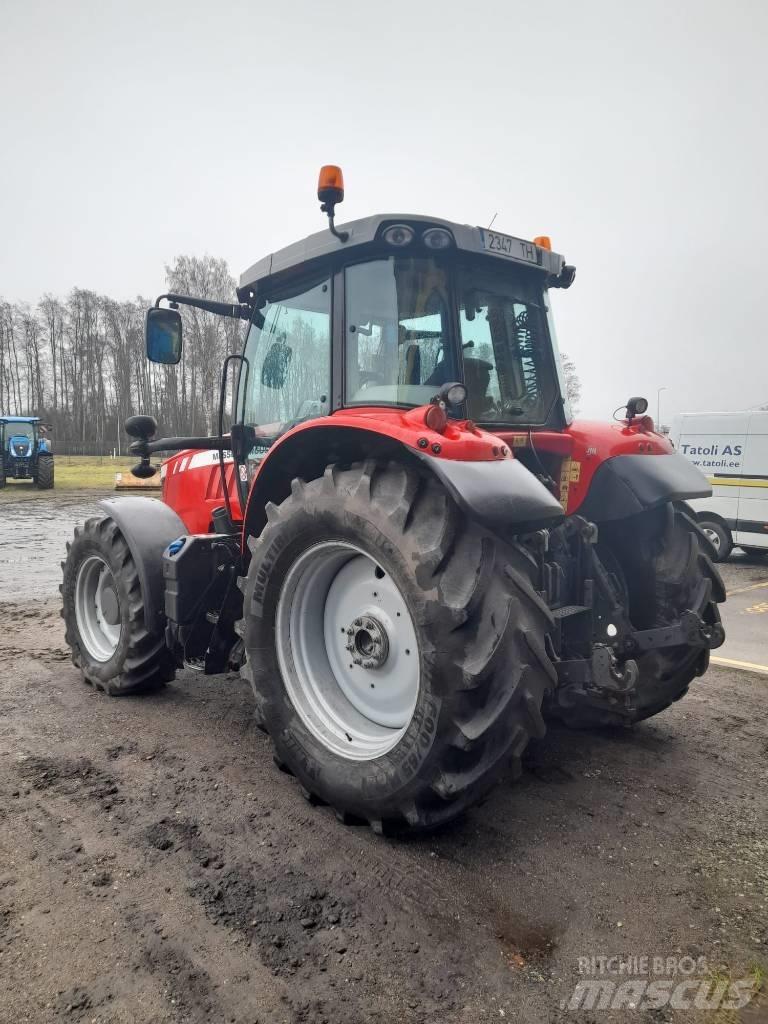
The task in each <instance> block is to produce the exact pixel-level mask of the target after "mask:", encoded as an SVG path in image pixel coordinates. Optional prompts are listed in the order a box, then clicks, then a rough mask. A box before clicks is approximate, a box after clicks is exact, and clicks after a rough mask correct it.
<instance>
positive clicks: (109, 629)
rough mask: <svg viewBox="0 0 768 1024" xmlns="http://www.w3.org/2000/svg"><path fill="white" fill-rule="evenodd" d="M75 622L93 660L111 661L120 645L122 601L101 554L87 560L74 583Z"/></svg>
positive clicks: (81, 566)
mask: <svg viewBox="0 0 768 1024" xmlns="http://www.w3.org/2000/svg"><path fill="white" fill-rule="evenodd" d="M75 619H76V621H77V629H78V632H79V634H80V640H81V641H82V643H83V646H84V647H85V649H86V651H87V652H88V654H89V655H90V656H91V657H92V658H93V660H94V661H109V659H110V658H111V657H112V655H113V654H114V653H115V651H116V650H117V646H118V644H119V643H120V633H121V632H122V625H121V623H120V602H119V598H118V596H117V588H116V586H115V581H114V578H113V576H112V571H111V569H110V568H109V566H108V565H107V563H106V562H105V561H104V559H103V558H100V557H99V555H91V556H90V557H89V558H86V559H85V560H84V561H83V562H82V563H81V564H80V568H79V569H78V571H77V579H76V581H75Z"/></svg>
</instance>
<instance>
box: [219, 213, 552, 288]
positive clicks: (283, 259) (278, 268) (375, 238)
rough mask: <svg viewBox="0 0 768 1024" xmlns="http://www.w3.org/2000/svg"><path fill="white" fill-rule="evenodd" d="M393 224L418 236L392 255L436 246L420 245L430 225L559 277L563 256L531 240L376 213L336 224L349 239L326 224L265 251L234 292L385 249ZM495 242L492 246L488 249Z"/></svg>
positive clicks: (461, 244) (481, 251) (469, 246)
mask: <svg viewBox="0 0 768 1024" xmlns="http://www.w3.org/2000/svg"><path fill="white" fill-rule="evenodd" d="M393 224H407V225H409V226H410V227H412V228H414V230H415V232H416V238H415V239H414V241H413V242H412V243H411V244H410V245H409V246H408V247H407V249H405V248H404V249H396V248H392V249H391V250H390V251H391V253H392V254H393V255H394V254H395V253H400V254H401V255H406V254H411V253H413V254H415V253H416V252H419V253H420V254H422V255H424V254H429V253H431V252H434V250H430V249H427V248H426V247H425V246H424V245H423V244H419V242H420V236H421V234H422V233H423V232H424V231H426V230H427V229H428V228H431V227H437V228H444V229H446V230H447V231H449V232H450V233H451V235H452V236H453V240H454V243H455V248H456V249H458V250H459V251H461V252H467V253H473V254H476V255H481V256H486V257H488V258H490V259H493V260H497V261H499V262H501V263H507V264H509V263H513V264H517V265H518V266H527V267H532V268H534V269H538V270H541V271H544V272H545V273H547V274H548V275H553V276H555V277H557V276H558V275H559V274H560V272H561V270H562V268H563V265H564V263H565V260H564V259H563V257H562V256H559V255H558V254H557V253H554V252H550V251H549V250H548V249H544V248H541V247H540V246H538V245H534V243H533V242H529V241H526V240H525V239H523V238H517V237H515V236H514V235H505V234H503V233H502V232H500V231H494V230H491V229H489V228H481V227H472V226H471V225H469V224H456V223H454V222H453V221H448V220H442V219H440V218H439V217H424V216H420V215H418V214H411V213H378V214H374V215H372V216H370V217H363V218H362V219H361V220H353V221H349V222H348V223H346V224H340V225H337V230H338V231H339V232H347V234H348V236H349V238H348V240H347V241H346V242H342V241H340V239H338V238H337V237H335V236H334V235H332V234H331V232H330V231H329V230H328V229H327V228H326V229H325V230H323V231H318V232H316V233H315V234H313V235H309V236H308V237H307V238H304V239H302V240H301V241H300V242H294V243H293V244H292V245H287V246H286V247H285V248H284V249H279V250H278V251H277V252H273V253H271V254H270V255H269V256H265V257H264V258H263V259H260V260H259V261H258V262H256V263H254V264H253V266H251V267H249V268H248V270H246V271H245V273H244V274H241V276H240V285H239V288H238V296H239V297H240V300H241V301H244V300H247V299H248V297H249V294H250V292H252V291H256V290H257V289H258V290H262V289H264V288H265V287H267V286H268V285H269V284H270V283H273V282H275V279H279V278H281V277H283V276H284V275H285V276H286V277H287V276H293V275H292V274H290V275H289V272H290V271H293V272H303V271H304V270H307V271H310V270H311V269H312V267H313V265H314V264H320V263H321V262H322V261H323V260H326V259H328V258H329V257H334V256H343V258H344V262H347V261H349V259H350V256H351V255H352V254H353V253H357V251H358V250H360V249H362V248H364V247H370V246H372V245H373V244H374V243H377V242H378V243H379V244H380V245H381V246H383V247H385V248H388V247H387V246H386V243H385V242H383V241H382V235H383V232H384V231H385V230H386V229H387V227H390V226H392V225H393ZM492 246H496V248H492Z"/></svg>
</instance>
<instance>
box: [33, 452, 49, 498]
mask: <svg viewBox="0 0 768 1024" xmlns="http://www.w3.org/2000/svg"><path fill="white" fill-rule="evenodd" d="M35 484H36V486H37V489H38V490H39V491H50V490H52V489H53V456H52V455H39V456H38V457H37V476H36V477H35Z"/></svg>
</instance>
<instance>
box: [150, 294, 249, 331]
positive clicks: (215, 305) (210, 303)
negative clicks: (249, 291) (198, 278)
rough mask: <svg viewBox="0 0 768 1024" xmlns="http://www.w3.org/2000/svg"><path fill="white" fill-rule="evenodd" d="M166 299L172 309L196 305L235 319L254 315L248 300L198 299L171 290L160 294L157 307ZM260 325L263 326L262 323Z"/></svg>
mask: <svg viewBox="0 0 768 1024" xmlns="http://www.w3.org/2000/svg"><path fill="white" fill-rule="evenodd" d="M163 299H166V300H167V302H168V304H169V305H170V307H171V309H177V308H178V307H179V306H194V307H195V308H196V309H202V310H205V312H206V313H215V314H216V315H217V316H228V317H232V318H234V319H235V320H250V319H251V316H252V315H253V306H249V305H248V303H247V302H216V301H214V300H213V299H198V298H195V296H194V295H175V294H174V293H173V292H169V293H168V294H167V295H159V296H158V297H157V301H156V302H155V308H156V309H159V308H160V303H161V302H162V301H163ZM259 326H263V321H262V324H260V325H259Z"/></svg>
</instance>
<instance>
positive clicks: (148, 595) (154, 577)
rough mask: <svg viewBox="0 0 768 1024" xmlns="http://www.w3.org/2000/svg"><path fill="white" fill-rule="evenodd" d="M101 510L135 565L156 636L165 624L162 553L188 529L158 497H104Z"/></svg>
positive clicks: (147, 617) (150, 626)
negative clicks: (115, 526)
mask: <svg viewBox="0 0 768 1024" xmlns="http://www.w3.org/2000/svg"><path fill="white" fill-rule="evenodd" d="M99 505H100V506H101V508H103V509H104V511H105V512H106V513H107V515H108V516H110V517H111V518H112V519H114V521H115V522H116V523H117V525H118V528H119V530H120V532H121V533H122V535H123V537H124V538H125V543H126V544H127V545H128V548H129V550H130V552H131V555H132V556H133V560H134V562H135V563H136V571H137V572H138V574H139V582H140V583H141V595H142V599H143V601H144V624H145V625H146V627H147V629H148V630H149V631H150V632H153V633H157V632H158V631H159V630H160V629H162V627H163V625H164V623H165V610H164V605H165V599H164V595H165V582H164V580H163V552H164V551H165V549H166V548H167V547H168V545H169V544H170V543H171V541H173V540H176V538H177V537H183V536H185V535H186V534H187V528H186V527H185V525H184V523H183V522H182V521H181V519H179V517H178V516H177V515H176V513H175V512H174V511H173V509H170V508H168V506H167V505H165V504H164V503H163V502H162V501H158V500H157V498H139V497H125V498H105V499H104V500H103V501H100V502H99Z"/></svg>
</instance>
